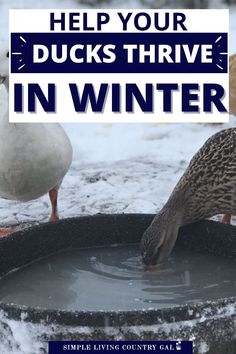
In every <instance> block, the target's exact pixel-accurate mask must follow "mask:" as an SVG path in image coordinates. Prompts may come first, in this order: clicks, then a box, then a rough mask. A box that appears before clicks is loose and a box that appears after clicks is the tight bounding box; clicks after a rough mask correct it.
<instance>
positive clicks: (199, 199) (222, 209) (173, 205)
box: [140, 128, 236, 265]
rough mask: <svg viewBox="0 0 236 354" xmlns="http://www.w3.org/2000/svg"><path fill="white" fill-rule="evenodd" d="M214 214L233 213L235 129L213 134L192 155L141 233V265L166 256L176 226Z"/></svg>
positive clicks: (235, 199) (235, 207)
mask: <svg viewBox="0 0 236 354" xmlns="http://www.w3.org/2000/svg"><path fill="white" fill-rule="evenodd" d="M216 214H227V215H231V214H233V215H235V214H236V128H230V129H226V130H222V131H220V132H219V133H216V134H214V135H213V136H212V137H211V138H209V139H208V140H207V141H206V142H205V144H204V145H203V146H202V148H201V149H200V150H199V151H198V152H197V153H196V154H195V155H194V157H193V158H192V160H191V161H190V164H189V166H188V168H187V170H186V171H185V173H184V174H183V176H182V177H181V178H180V180H179V182H178V183H177V185H176V187H175V188H174V190H173V192H172V194H171V195H170V197H169V199H168V201H167V203H166V204H165V205H164V207H163V208H162V209H161V211H160V212H159V213H158V214H157V215H156V216H155V218H154V220H153V221H152V223H151V225H150V226H149V227H148V229H147V230H146V231H145V233H144V234H143V237H142V240H141V245H140V246H141V253H142V259H143V262H144V264H146V265H155V264H157V263H160V262H162V261H163V260H164V259H165V258H166V257H168V256H169V254H170V253H171V251H172V249H173V247H174V245H175V241H176V239H177V236H178V230H179V227H180V226H182V225H186V224H189V223H193V222H196V221H198V220H202V219H206V218H210V217H212V216H214V215H216Z"/></svg>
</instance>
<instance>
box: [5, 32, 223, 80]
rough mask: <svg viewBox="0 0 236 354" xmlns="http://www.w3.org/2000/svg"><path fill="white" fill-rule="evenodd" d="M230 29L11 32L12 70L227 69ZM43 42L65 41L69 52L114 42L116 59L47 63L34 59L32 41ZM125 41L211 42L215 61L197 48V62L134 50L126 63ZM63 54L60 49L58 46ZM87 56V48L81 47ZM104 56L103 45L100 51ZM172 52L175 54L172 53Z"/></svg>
mask: <svg viewBox="0 0 236 354" xmlns="http://www.w3.org/2000/svg"><path fill="white" fill-rule="evenodd" d="M227 36H228V35H227V33H78V34H77V33H12V34H11V52H12V53H11V72H12V73H227V51H228V47H227ZM34 44H41V45H45V46H47V48H49V50H50V49H51V45H52V44H56V45H58V49H59V48H61V45H62V44H66V45H67V46H68V47H67V48H68V52H69V50H70V49H71V47H73V46H74V45H76V44H82V45H84V46H85V48H86V45H87V44H89V45H93V46H95V45H97V44H101V45H102V46H105V45H107V44H113V45H115V50H114V53H115V54H116V60H115V61H114V62H113V63H104V62H102V63H96V62H94V61H93V62H92V63H86V62H84V63H74V62H72V61H71V60H70V58H69V55H68V56H67V59H66V61H65V62H63V63H55V62H53V60H52V59H51V58H50V55H49V58H48V60H47V61H45V62H44V63H33V45H34ZM125 44H137V45H140V44H142V45H145V50H146V49H147V50H148V49H149V45H153V44H154V45H156V46H155V49H156V54H157V46H158V45H159V44H167V45H170V46H172V47H173V48H174V45H176V44H180V45H183V44H187V45H189V46H190V49H191V50H192V48H193V45H194V44H199V45H203V44H212V45H213V50H212V57H213V62H212V63H201V54H200V53H201V52H200V50H199V51H198V54H197V56H196V60H195V62H194V63H188V62H187V60H186V57H185V55H183V56H182V57H181V62H180V63H167V62H164V63H158V58H157V56H156V58H157V59H155V60H156V61H157V62H155V63H150V62H149V60H148V58H147V57H146V58H145V63H140V62H139V56H138V51H137V50H136V51H135V52H134V58H133V59H134V60H133V63H132V64H131V63H127V55H126V53H127V51H126V50H124V48H123V45H125ZM58 53H59V56H60V53H61V51H60V49H59V52H58ZM78 53H79V54H82V56H83V57H84V58H85V60H86V49H83V50H82V51H81V50H79V52H78ZM98 54H99V57H100V58H101V59H102V58H103V57H104V54H103V49H102V48H100V49H99V51H98ZM171 55H172V56H173V54H171Z"/></svg>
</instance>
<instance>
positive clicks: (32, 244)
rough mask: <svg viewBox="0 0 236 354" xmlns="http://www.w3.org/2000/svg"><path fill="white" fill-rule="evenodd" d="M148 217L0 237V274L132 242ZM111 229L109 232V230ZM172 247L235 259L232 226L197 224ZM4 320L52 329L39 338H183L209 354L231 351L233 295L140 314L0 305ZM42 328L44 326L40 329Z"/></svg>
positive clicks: (102, 219) (91, 220) (93, 219)
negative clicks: (64, 254) (71, 252)
mask: <svg viewBox="0 0 236 354" xmlns="http://www.w3.org/2000/svg"><path fill="white" fill-rule="evenodd" d="M153 217H154V215H150V214H121V215H95V216H84V217H77V218H71V219H65V220H61V221H58V222H56V223H47V224H42V225H39V226H34V227H32V228H29V229H26V230H24V231H19V232H16V233H14V234H12V235H11V236H9V237H5V238H1V239H0V276H3V275H5V274H7V273H8V272H10V271H11V270H13V269H15V268H18V267H21V266H23V265H25V264H27V263H29V262H32V261H34V260H36V259H38V258H42V257H45V256H48V255H50V254H53V253H55V252H58V251H61V250H64V249H70V248H80V247H88V246H100V245H109V244H117V243H118V244H126V243H137V242H139V241H140V238H141V236H142V234H143V232H144V230H145V229H146V228H147V227H148V226H149V224H150V222H151V221H152V219H153ZM111 230H112V232H111ZM176 247H177V248H178V247H181V249H186V250H187V251H188V252H189V251H193V252H195V251H198V252H199V251H200V252H203V253H206V257H207V253H214V254H217V255H219V256H220V257H231V258H233V259H234V258H235V256H236V227H235V226H229V225H223V224H221V223H218V222H214V221H202V222H199V223H196V224H192V225H188V226H185V227H183V228H181V229H180V232H179V237H178V241H177V244H176ZM0 309H1V310H3V311H4V312H5V314H6V316H7V317H8V318H9V319H16V320H22V318H24V321H29V322H32V323H44V324H46V325H47V324H49V325H55V328H54V334H53V335H52V334H48V333H46V331H45V333H44V335H43V340H50V339H64V340H141V339H143V340H158V339H159V340H170V339H172V340H175V339H176V340H179V339H181V340H184V339H188V340H189V339H190V340H191V339H192V340H193V341H194V346H195V349H194V351H195V352H196V353H198V352H200V351H201V350H203V349H201V348H205V349H204V350H205V352H208V353H212V354H213V353H214V354H218V353H219V354H227V353H230V354H233V353H236V345H235V341H234V338H235V337H236V296H235V297H231V298H223V299H222V298H221V299H218V300H214V301H207V302H203V303H196V304H192V305H186V306H177V307H174V308H165V309H159V310H158V309H156V310H145V311H143V310H142V311H137V310H136V311H116V312H115V311H110V312H104V311H103V312H100V311H98V312H91V311H90V312H83V311H80V312H75V311H62V310H56V309H55V310H46V309H42V308H29V307H26V306H17V305H14V304H7V303H0ZM45 328H46V327H45Z"/></svg>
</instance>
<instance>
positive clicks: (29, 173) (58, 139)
mask: <svg viewBox="0 0 236 354" xmlns="http://www.w3.org/2000/svg"><path fill="white" fill-rule="evenodd" d="M8 70H9V50H8V48H7V46H6V45H4V44H3V43H2V44H1V49H0V84H3V85H4V86H5V89H6V91H7V93H8V92H9V74H8ZM71 162H72V146H71V143H70V140H69V138H68V136H67V135H66V133H65V131H64V129H63V128H62V127H61V126H60V124H55V123H53V124H49V123H46V124H39V123H35V124H32V123H24V124H23V123H9V111H8V109H7V110H6V112H5V113H2V112H0V198H4V199H8V200H16V201H20V202H27V201H31V200H34V199H37V198H39V197H41V196H43V195H45V194H47V193H48V194H49V199H50V202H51V215H50V218H49V221H51V222H54V221H56V220H58V218H59V217H58V208H57V200H58V190H59V188H60V185H61V183H62V180H63V178H64V176H65V175H66V173H67V171H68V170H69V167H70V165H71ZM14 231H15V229H14V228H11V227H9V228H0V237H1V236H2V237H3V236H7V235H8V234H10V233H12V232H14Z"/></svg>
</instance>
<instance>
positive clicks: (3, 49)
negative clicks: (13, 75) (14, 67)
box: [0, 42, 9, 84]
mask: <svg viewBox="0 0 236 354" xmlns="http://www.w3.org/2000/svg"><path fill="white" fill-rule="evenodd" d="M8 76H9V48H8V43H5V42H0V84H2V83H4V81H5V80H6V78H7V77H8Z"/></svg>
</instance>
